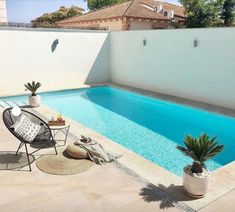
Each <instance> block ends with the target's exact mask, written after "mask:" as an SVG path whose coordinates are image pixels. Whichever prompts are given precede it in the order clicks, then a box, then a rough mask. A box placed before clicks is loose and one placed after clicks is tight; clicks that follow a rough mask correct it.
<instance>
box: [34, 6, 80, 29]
mask: <svg viewBox="0 0 235 212" xmlns="http://www.w3.org/2000/svg"><path fill="white" fill-rule="evenodd" d="M83 11H84V9H82V8H80V7H77V6H72V7H70V8H66V7H64V6H61V7H60V8H59V9H58V10H57V11H55V12H52V13H45V14H43V15H42V16H40V17H38V18H36V19H34V20H32V21H31V23H32V25H33V27H56V22H57V21H61V20H63V19H65V18H70V17H73V16H77V15H81V14H82V13H83Z"/></svg>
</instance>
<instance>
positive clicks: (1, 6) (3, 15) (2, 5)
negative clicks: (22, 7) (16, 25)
mask: <svg viewBox="0 0 235 212" xmlns="http://www.w3.org/2000/svg"><path fill="white" fill-rule="evenodd" d="M0 22H4V23H5V22H7V7H6V0H0Z"/></svg>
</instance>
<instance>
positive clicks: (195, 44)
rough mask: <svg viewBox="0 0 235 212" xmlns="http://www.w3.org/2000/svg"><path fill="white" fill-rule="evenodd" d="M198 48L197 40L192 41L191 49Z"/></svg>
mask: <svg viewBox="0 0 235 212" xmlns="http://www.w3.org/2000/svg"><path fill="white" fill-rule="evenodd" d="M197 46H198V40H197V39H194V40H193V47H197Z"/></svg>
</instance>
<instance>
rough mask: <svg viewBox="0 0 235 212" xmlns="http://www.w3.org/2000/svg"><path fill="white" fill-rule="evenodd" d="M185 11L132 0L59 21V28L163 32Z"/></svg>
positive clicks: (175, 22) (161, 4)
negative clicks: (158, 30)
mask: <svg viewBox="0 0 235 212" xmlns="http://www.w3.org/2000/svg"><path fill="white" fill-rule="evenodd" d="M184 18H185V15H184V8H183V7H181V6H177V5H174V4H170V3H167V2H162V1H155V0H132V1H128V2H124V3H121V4H116V5H113V6H110V7H105V8H102V9H99V10H94V11H91V12H88V13H85V14H83V15H80V16H76V17H73V18H69V19H65V20H63V21H60V22H58V23H57V24H58V26H59V27H62V28H87V29H92V28H94V29H108V30H142V29H165V28H170V27H173V26H174V25H175V24H177V23H178V24H179V23H182V22H183V21H184Z"/></svg>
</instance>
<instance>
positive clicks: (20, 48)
mask: <svg viewBox="0 0 235 212" xmlns="http://www.w3.org/2000/svg"><path fill="white" fill-rule="evenodd" d="M106 38H107V39H106ZM55 39H58V40H59V44H58V45H57V48H56V49H55V51H54V52H52V51H51V45H52V43H53V41H54V40H55ZM109 47H110V45H109V36H108V33H106V32H89V31H88V32H84V31H83V32H72V31H69V30H67V31H66V30H65V31H63V30H59V31H47V30H44V31H40V30H35V31H30V30H26V31H24V30H21V31H20V30H15V31H12V30H0V96H7V95H14V94H21V93H24V86H23V85H24V83H26V82H28V81H32V80H36V81H39V82H41V83H42V85H43V86H42V88H41V89H40V91H48V90H61V89H68V88H77V87H79V86H81V85H82V84H84V83H86V82H89V83H97V82H107V81H109V61H110V60H109Z"/></svg>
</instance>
